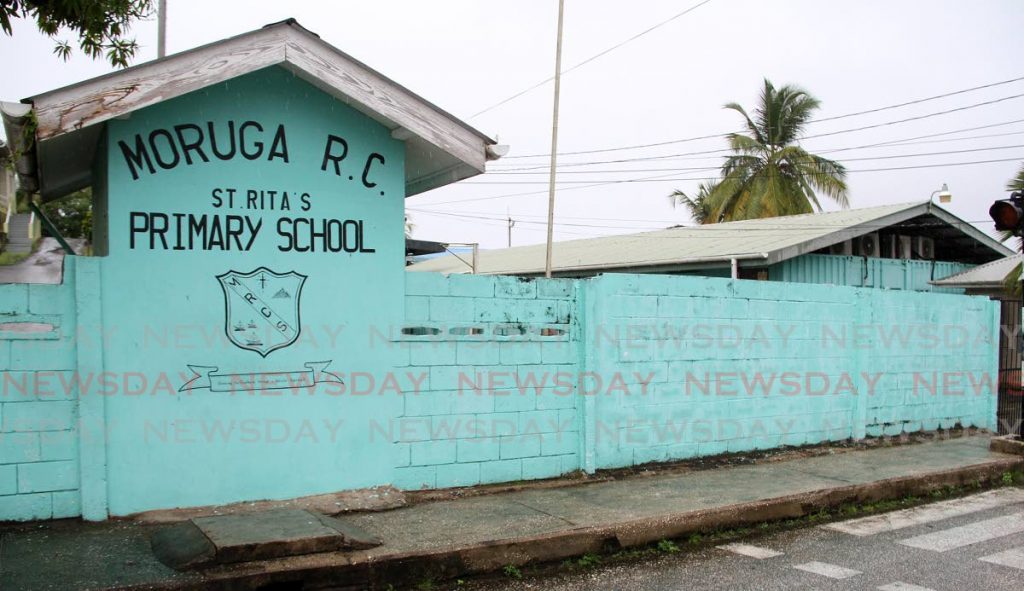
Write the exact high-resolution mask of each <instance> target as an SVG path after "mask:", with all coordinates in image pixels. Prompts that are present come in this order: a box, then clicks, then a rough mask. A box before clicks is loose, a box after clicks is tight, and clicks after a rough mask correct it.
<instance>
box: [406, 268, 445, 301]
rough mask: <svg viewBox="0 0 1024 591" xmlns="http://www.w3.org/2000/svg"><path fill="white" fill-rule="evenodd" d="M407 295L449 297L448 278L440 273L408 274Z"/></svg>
mask: <svg viewBox="0 0 1024 591" xmlns="http://www.w3.org/2000/svg"><path fill="white" fill-rule="evenodd" d="M405 295H407V296H410V295H424V296H437V295H448V278H447V277H445V276H444V275H442V274H440V273H406V274H405Z"/></svg>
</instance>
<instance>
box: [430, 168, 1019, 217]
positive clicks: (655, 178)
mask: <svg viewBox="0 0 1024 591" xmlns="http://www.w3.org/2000/svg"><path fill="white" fill-rule="evenodd" d="M1020 160H1024V157H1018V158H1002V159H994V160H978V161H973V162H951V163H945V164H927V165H917V166H901V167H890V168H869V169H856V170H847V171H846V172H848V173H861V172H884V171H894V170H912V169H919V168H941V167H943V166H969V165H974V164H991V163H997V162H1018V161H1020ZM670 176H671V174H664V175H654V176H651V177H641V178H637V179H621V180H615V181H602V182H593V183H592V184H589V185H579V186H575V187H567V188H564V189H559V191H575V190H579V189H590V188H593V187H603V186H607V185H617V184H623V183H642V182H680V181H714V180H718V179H719V178H720V177H689V178H667V177H670ZM463 184H465V183H463ZM475 184H483V183H475ZM494 184H508V183H494ZM538 194H543V195H546V194H547V191H524V192H520V193H505V194H501V195H490V196H487V197H470V198H468V199H454V200H449V201H438V202H436V203H431V204H430V205H447V204H450V203H470V202H474V201H491V200H494V199H506V198H509V197H526V196H530V195H538Z"/></svg>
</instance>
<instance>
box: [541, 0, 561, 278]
mask: <svg viewBox="0 0 1024 591" xmlns="http://www.w3.org/2000/svg"><path fill="white" fill-rule="evenodd" d="M564 14H565V0H558V40H557V41H556V43H555V104H554V108H553V113H552V116H551V173H550V175H549V177H548V246H547V254H546V256H545V260H544V276H545V277H547V278H548V279H550V278H551V241H552V240H553V238H554V231H555V167H556V165H557V164H558V96H559V93H560V92H561V90H562V18H563V16H564Z"/></svg>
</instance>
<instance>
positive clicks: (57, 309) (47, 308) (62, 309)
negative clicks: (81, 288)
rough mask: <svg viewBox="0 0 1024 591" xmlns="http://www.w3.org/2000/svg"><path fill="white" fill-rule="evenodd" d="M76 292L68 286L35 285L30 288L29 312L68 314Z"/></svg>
mask: <svg viewBox="0 0 1024 591" xmlns="http://www.w3.org/2000/svg"><path fill="white" fill-rule="evenodd" d="M73 296H74V290H73V288H71V287H68V286H66V285H43V284H33V285H30V286H29V288H28V311H29V312H31V313H32V314H64V313H66V312H68V311H69V310H68V308H69V307H70V303H71V300H72V298H73Z"/></svg>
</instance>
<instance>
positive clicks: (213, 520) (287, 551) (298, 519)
mask: <svg viewBox="0 0 1024 591" xmlns="http://www.w3.org/2000/svg"><path fill="white" fill-rule="evenodd" d="M380 543H381V542H380V540H379V539H378V538H376V537H375V536H372V535H370V534H367V533H366V532H364V531H362V530H361V529H359V528H358V527H356V526H354V525H352V524H348V523H345V522H343V521H341V520H338V519H335V518H332V517H327V516H324V515H317V514H315V513H312V512H310V511H306V510H302V509H275V510H272V511H262V512H256V513H247V514H231V515H215V516H209V517H197V518H195V519H192V520H190V521H185V522H182V523H178V524H175V525H171V526H168V527H165V528H162V529H160V530H159V531H157V532H156V533H155V534H154V535H153V537H152V546H153V553H154V554H155V555H156V556H157V557H158V558H159V559H160V561H161V562H163V563H164V564H166V565H167V566H170V567H171V568H174V569H176V570H187V569H195V568H201V567H205V566H208V565H210V564H230V563H234V562H246V561H252V560H266V559H270V558H280V557H283V556H296V555H300V554H316V553H320V552H334V551H338V550H346V549H348V550H351V549H365V548H372V547H374V546H378V545H380Z"/></svg>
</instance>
